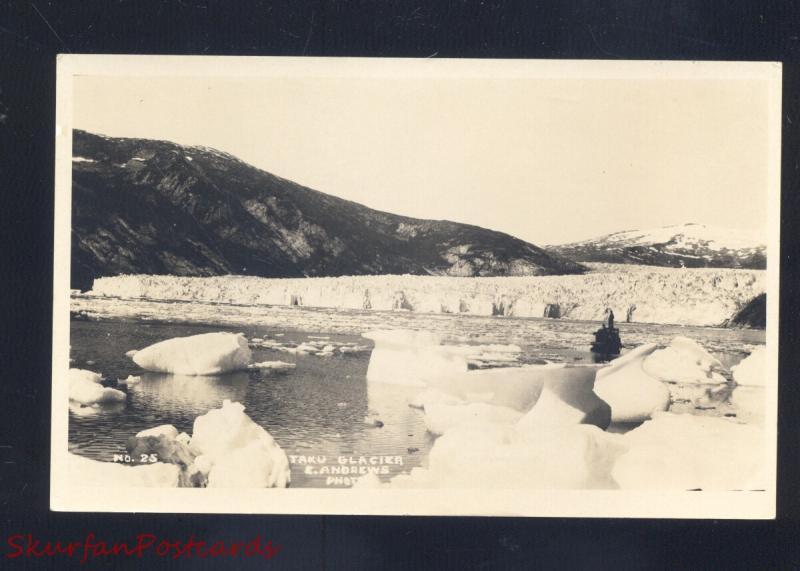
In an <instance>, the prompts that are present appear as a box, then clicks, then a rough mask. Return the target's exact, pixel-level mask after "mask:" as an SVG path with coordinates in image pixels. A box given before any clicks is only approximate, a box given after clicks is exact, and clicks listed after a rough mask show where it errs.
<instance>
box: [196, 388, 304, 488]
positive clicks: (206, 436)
mask: <svg viewBox="0 0 800 571" xmlns="http://www.w3.org/2000/svg"><path fill="white" fill-rule="evenodd" d="M191 448H192V449H193V450H194V451H195V452H196V453H197V454H198V455H202V456H203V457H204V459H203V461H202V462H201V465H200V466H196V467H198V468H202V469H201V471H203V472H205V473H207V477H208V486H209V487H259V488H263V487H267V488H272V487H280V488H284V487H286V486H287V485H288V484H289V480H290V470H289V460H288V458H287V457H286V453H285V452H284V451H283V450H282V449H281V447H280V446H278V444H277V443H276V442H275V440H273V438H272V436H270V434H269V433H268V432H267V431H266V430H264V429H263V428H262V427H260V426H259V425H258V424H256V423H255V422H253V421H252V419H250V417H249V416H247V415H246V414H245V413H244V406H243V405H241V404H240V403H231V402H230V401H229V400H225V401H224V402H223V403H222V408H219V409H214V410H211V411H209V412H208V413H207V414H204V415H203V416H198V417H197V418H196V419H195V421H194V429H193V431H192V442H191Z"/></svg>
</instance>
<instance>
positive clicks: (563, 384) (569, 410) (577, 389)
mask: <svg viewBox="0 0 800 571" xmlns="http://www.w3.org/2000/svg"><path fill="white" fill-rule="evenodd" d="M571 368H573V369H576V370H575V371H573V372H572V374H571V375H569V376H562V377H560V378H559V377H556V378H554V379H548V380H547V381H545V383H544V387H543V388H542V392H541V394H540V395H539V399H538V400H537V401H536V404H535V405H534V406H533V408H532V409H531V410H530V411H529V412H528V413H526V414H525V416H524V417H523V418H522V419H521V420H520V421H519V423H518V424H517V427H518V428H519V429H522V430H532V431H538V430H541V429H542V427H549V426H568V425H570V424H593V425H595V426H597V427H599V428H601V429H603V430H605V429H606V428H608V425H609V424H610V423H611V407H610V406H609V405H608V404H607V403H606V402H605V401H604V400H602V399H601V398H600V397H598V396H597V395H596V394H595V392H594V391H593V390H592V389H593V387H594V384H595V375H596V374H597V372H598V370H599V369H598V368H596V367H565V368H564V372H569V371H570V369H571Z"/></svg>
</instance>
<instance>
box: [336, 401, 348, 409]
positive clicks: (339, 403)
mask: <svg viewBox="0 0 800 571" xmlns="http://www.w3.org/2000/svg"><path fill="white" fill-rule="evenodd" d="M336 406H338V407H339V408H347V403H346V402H337V403H336Z"/></svg>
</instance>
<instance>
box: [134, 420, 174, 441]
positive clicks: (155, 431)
mask: <svg viewBox="0 0 800 571" xmlns="http://www.w3.org/2000/svg"><path fill="white" fill-rule="evenodd" d="M147 436H165V437H166V438H168V439H169V440H175V439H176V438H177V437H178V429H177V428H175V427H174V426H172V425H171V424H162V425H161V426H155V427H153V428H148V429H147V430H142V431H141V432H138V433H137V434H136V437H137V438H145V437H147Z"/></svg>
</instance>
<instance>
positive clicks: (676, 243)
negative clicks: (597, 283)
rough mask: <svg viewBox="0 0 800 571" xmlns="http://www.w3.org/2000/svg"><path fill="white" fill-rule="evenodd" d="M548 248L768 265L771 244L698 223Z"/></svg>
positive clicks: (660, 262)
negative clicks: (768, 248) (768, 245)
mask: <svg viewBox="0 0 800 571" xmlns="http://www.w3.org/2000/svg"><path fill="white" fill-rule="evenodd" d="M547 250H548V251H549V252H552V253H554V254H559V255H562V256H565V257H567V258H570V259H572V260H575V261H576V262H611V263H618V264H645V265H650V266H668V267H681V266H685V267H687V268H704V267H707V268H745V269H765V268H766V267H767V248H766V246H765V245H764V244H763V243H762V242H761V241H759V240H758V239H756V238H753V237H752V236H748V235H746V234H745V233H742V232H737V231H734V230H728V229H725V228H717V227H714V226H707V225H705V224H694V223H689V224H681V225H678V226H664V227H663V228H655V229H652V230H629V231H626V232H616V233H614V234H608V235H606V236H601V237H600V238H595V239H592V240H584V241H582V242H573V243H571V244H562V245H559V246H548V247H547Z"/></svg>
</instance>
